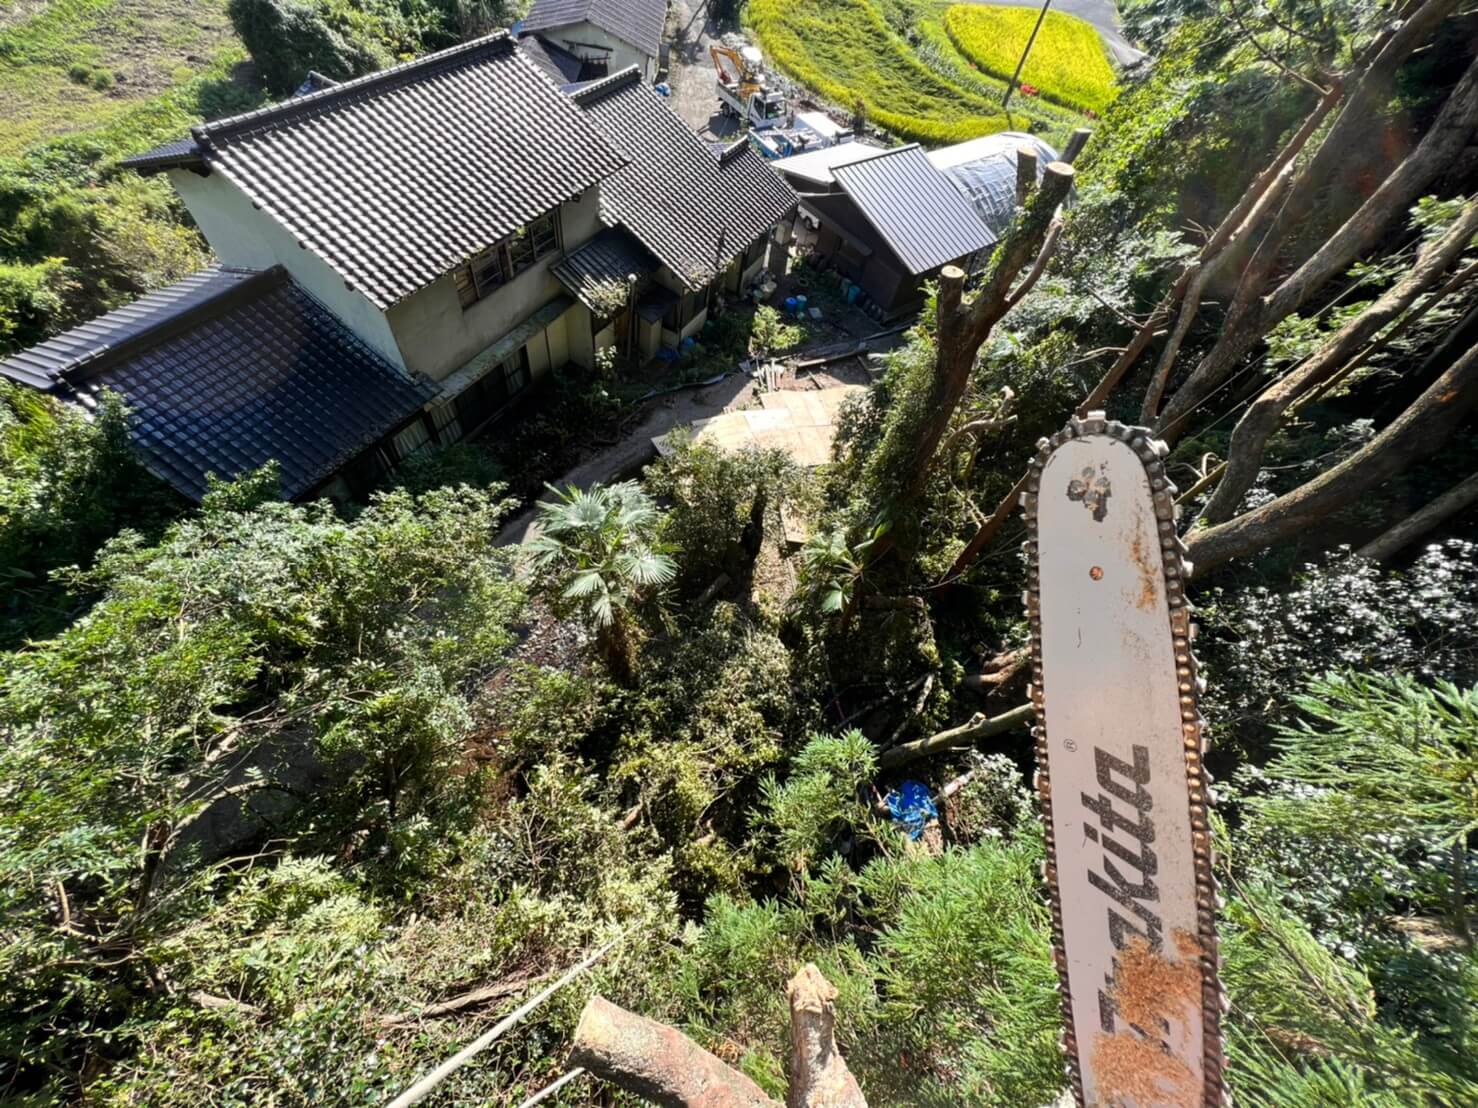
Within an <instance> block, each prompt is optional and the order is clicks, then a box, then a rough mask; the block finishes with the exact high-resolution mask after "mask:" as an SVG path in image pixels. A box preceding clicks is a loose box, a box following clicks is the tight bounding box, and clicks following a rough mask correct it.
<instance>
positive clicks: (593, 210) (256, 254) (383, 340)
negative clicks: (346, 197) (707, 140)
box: [169, 169, 601, 381]
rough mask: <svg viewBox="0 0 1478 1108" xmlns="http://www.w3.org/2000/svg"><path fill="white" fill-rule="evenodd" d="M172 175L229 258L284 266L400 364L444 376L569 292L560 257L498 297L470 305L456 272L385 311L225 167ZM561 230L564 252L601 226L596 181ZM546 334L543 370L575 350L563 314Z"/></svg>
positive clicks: (563, 212)
mask: <svg viewBox="0 0 1478 1108" xmlns="http://www.w3.org/2000/svg"><path fill="white" fill-rule="evenodd" d="M169 178H170V181H171V183H172V184H173V185H174V187H175V189H176V191H178V192H179V194H180V198H181V199H182V200H184V202H185V206H186V207H188V208H189V209H190V214H191V215H192V216H194V217H195V222H196V223H197V224H199V226H200V229H201V231H202V232H203V233H204V235H205V237H206V239H207V240H208V241H209V242H210V244H211V247H212V248H213V249H214V250H215V253H216V256H217V257H219V258H220V259H221V261H222V262H224V263H225V264H227V265H236V266H244V267H249V268H252V269H265V268H267V267H268V266H272V265H281V266H283V267H284V268H285V269H286V270H287V271H288V272H289V273H290V274H292V277H293V280H295V281H296V282H297V283H298V284H300V285H301V286H303V288H305V289H306V290H307V291H308V292H309V293H311V294H312V295H313V296H314V297H316V298H317V299H318V300H319V301H321V302H322V303H323V304H324V305H325V306H326V307H327V308H328V309H329V310H330V311H332V312H333V313H334V314H335V315H336V316H338V317H339V319H340V320H342V321H343V323H344V324H345V326H347V327H348V328H349V329H350V330H352V331H353V332H354V333H355V334H357V335H358V336H359V337H360V338H361V339H363V340H364V341H365V342H366V343H368V344H369V345H370V346H372V347H374V348H375V349H376V350H378V351H379V352H380V353H381V354H383V355H384V356H385V357H386V358H387V359H389V360H390V361H391V362H392V363H393V364H395V365H398V366H400V367H402V368H403V369H407V370H410V371H411V372H413V373H420V374H424V375H425V376H427V377H429V378H431V379H432V380H434V381H439V380H441V379H442V378H444V377H446V376H447V375H448V374H449V373H451V372H453V371H454V370H456V369H457V368H458V367H460V366H462V365H465V364H466V363H467V362H468V361H469V360H471V359H472V358H473V357H475V356H476V355H477V354H478V353H479V352H481V351H482V350H485V349H487V347H489V346H491V345H492V344H493V343H494V342H496V341H497V340H498V339H499V338H501V337H502V336H503V335H505V334H507V333H508V332H509V331H510V330H511V329H513V328H514V327H516V326H518V324H520V323H521V322H523V321H524V320H525V319H527V318H528V317H529V316H530V315H532V314H533V313H534V312H536V311H538V310H539V309H540V308H542V307H543V306H544V305H545V304H547V303H548V302H549V301H550V300H552V299H553V298H554V297H556V296H558V295H560V294H561V293H562V292H563V291H564V290H563V289H562V288H561V287H560V284H559V282H558V281H556V280H555V279H554V277H553V276H552V275H551V274H550V272H549V267H550V266H551V265H552V264H553V262H554V261H555V259H556V258H557V257H558V255H551V256H550V257H548V258H543V259H541V260H540V261H539V262H538V263H537V264H535V265H534V266H532V267H530V268H529V269H527V270H525V271H524V272H523V273H520V274H519V275H518V276H517V277H516V278H514V279H513V280H512V281H510V282H509V283H508V284H507V285H505V286H503V288H501V289H499V290H498V291H497V292H496V293H494V294H493V295H492V296H489V297H487V298H486V299H484V300H481V301H479V302H478V303H476V304H474V305H473V306H472V307H470V308H468V309H467V311H465V312H464V311H463V310H462V306H461V303H460V302H459V301H458V299H457V288H456V284H455V282H454V281H453V280H452V277H451V275H450V274H446V275H444V276H442V277H439V278H437V279H436V280H435V281H433V282H432V283H431V284H430V285H427V286H426V287H425V288H423V289H421V290H419V291H418V292H415V293H412V294H411V295H410V296H408V297H407V298H406V299H404V300H402V301H401V302H400V303H398V304H395V305H393V306H392V307H391V308H390V309H389V310H388V311H385V312H382V311H381V310H380V309H379V308H377V307H376V306H375V305H374V304H373V303H372V302H371V301H370V300H369V298H368V297H366V296H365V295H364V294H363V293H359V292H356V291H354V290H353V289H351V288H350V287H349V285H348V284H347V282H346V281H345V280H344V278H343V277H342V276H341V275H340V274H339V273H338V271H336V270H335V269H334V268H333V267H332V266H330V265H329V264H328V262H326V261H325V260H324V259H323V258H321V257H319V256H318V255H317V254H315V253H314V252H313V251H311V250H309V249H307V248H305V247H301V246H299V245H298V244H297V242H296V240H294V239H293V237H292V235H291V234H290V233H289V232H288V231H287V229H286V228H284V227H283V226H282V225H281V224H280V223H278V222H277V221H276V220H275V219H273V218H272V217H271V216H269V215H268V214H267V213H265V212H263V211H262V210H260V209H258V208H254V207H253V206H252V203H251V200H250V199H249V198H248V197H247V195H246V194H245V193H244V192H243V191H242V190H241V189H239V188H238V187H237V186H236V185H235V184H234V183H233V182H232V181H231V180H230V179H229V178H227V177H226V176H225V175H224V174H223V173H221V172H220V171H219V170H212V171H211V173H210V174H209V175H208V176H205V177H202V176H200V175H198V174H196V173H192V172H190V171H189V170H178V169H177V170H171V171H170V172H169ZM559 219H560V235H561V242H562V245H563V249H564V251H565V252H568V251H570V250H574V249H575V248H576V247H578V246H580V245H581V244H582V243H584V242H585V241H587V240H588V239H589V238H590V237H591V236H592V235H594V234H595V233H596V231H598V230H599V229H600V226H601V224H600V212H599V200H598V192H597V190H596V189H594V188H591V189H587V190H586V191H585V192H584V193H582V194H581V195H580V196H578V197H576V198H575V199H574V200H571V201H569V202H567V203H565V204H562V205H561V206H560V213H559ZM550 330H551V331H552V332H557V333H555V334H551V335H550V336H549V338H548V340H547V341H545V340H541V339H539V338H535V339H534V340H533V341H531V342H530V343H529V361H530V367H531V369H532V370H533V371H534V372H535V373H542V372H544V371H546V370H547V369H548V368H549V367H550V365H551V364H553V365H556V366H558V365H563V364H564V363H565V361H567V360H568V358H569V350H568V342H567V335H566V327H565V325H564V323H563V321H562V320H560V321H556V323H555V324H554V326H553V327H551V328H550Z"/></svg>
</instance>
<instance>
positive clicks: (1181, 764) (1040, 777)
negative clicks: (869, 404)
mask: <svg viewBox="0 0 1478 1108" xmlns="http://www.w3.org/2000/svg"><path fill="white" fill-rule="evenodd" d="M1038 448H1039V450H1038V454H1037V457H1036V458H1035V460H1034V461H1033V462H1032V466H1031V472H1030V474H1029V475H1028V478H1027V485H1026V491H1025V492H1023V493H1022V497H1021V501H1022V507H1023V508H1024V509H1025V511H1026V520H1027V528H1028V538H1027V542H1026V550H1027V554H1028V556H1029V559H1030V568H1029V570H1028V579H1027V590H1026V594H1025V597H1024V599H1025V602H1026V609H1027V615H1028V618H1029V619H1030V622H1031V652H1032V667H1033V681H1032V690H1031V698H1032V703H1033V705H1034V706H1035V709H1036V728H1035V731H1034V734H1035V736H1036V741H1037V789H1038V792H1039V794H1040V797H1041V805H1042V818H1043V821H1044V823H1045V825H1046V835H1047V862H1046V867H1045V872H1046V878H1047V882H1048V884H1049V886H1050V887H1051V893H1052V927H1053V948H1054V960H1055V961H1056V963H1057V972H1058V978H1059V981H1060V988H1061V995H1062V1014H1063V1023H1064V1033H1063V1039H1064V1045H1065V1048H1066V1053H1067V1058H1068V1073H1069V1076H1070V1078H1071V1080H1072V1086H1073V1092H1074V1095H1075V1096H1076V1097H1077V1102H1078V1104H1079V1105H1083V1106H1085V1108H1099V1106H1102V1108H1159V1106H1174V1108H1210V1106H1219V1105H1221V1104H1223V1103H1224V1102H1225V1100H1226V1096H1225V1092H1224V1089H1223V1084H1222V1049H1221V1014H1222V1010H1223V1000H1222V994H1221V987H1220V984H1219V982H1218V977H1217V965H1218V961H1217V949H1216V928H1215V914H1216V887H1215V881H1214V878H1213V876H1212V872H1211V832H1210V827H1209V825H1208V823H1207V805H1208V803H1209V800H1210V795H1209V779H1208V778H1207V776H1206V773H1205V770H1204V769H1203V767H1202V756H1203V754H1204V752H1205V743H1204V739H1203V734H1202V721H1201V715H1200V711H1199V708H1198V705H1197V696H1198V693H1199V691H1200V683H1199V679H1198V677H1197V675H1196V661H1195V658H1194V657H1193V656H1192V654H1191V639H1192V636H1193V629H1192V626H1191V621H1190V607H1189V605H1188V604H1187V602H1186V597H1185V581H1186V579H1187V578H1188V577H1189V575H1190V570H1191V567H1190V565H1189V563H1188V562H1187V561H1186V560H1185V557H1184V553H1185V548H1184V546H1183V545H1182V544H1181V542H1180V540H1179V538H1178V537H1177V536H1176V533H1175V505H1174V497H1175V487H1174V486H1173V485H1172V484H1171V483H1170V481H1169V480H1168V479H1167V478H1166V476H1165V467H1164V463H1163V460H1162V459H1163V457H1164V455H1165V453H1166V448H1165V445H1164V444H1163V443H1161V442H1157V441H1155V440H1154V439H1152V438H1150V435H1149V432H1148V431H1146V430H1144V429H1143V428H1138V427H1126V426H1125V425H1123V424H1120V423H1116V422H1112V421H1110V420H1107V419H1105V418H1104V416H1103V413H1102V412H1092V413H1089V415H1088V417H1087V418H1086V419H1081V420H1080V419H1074V420H1072V421H1071V422H1070V423H1069V424H1068V425H1067V427H1066V428H1065V429H1064V430H1062V431H1061V432H1060V433H1058V434H1057V435H1055V436H1053V437H1052V438H1051V439H1043V440H1042V441H1041V442H1039V443H1038Z"/></svg>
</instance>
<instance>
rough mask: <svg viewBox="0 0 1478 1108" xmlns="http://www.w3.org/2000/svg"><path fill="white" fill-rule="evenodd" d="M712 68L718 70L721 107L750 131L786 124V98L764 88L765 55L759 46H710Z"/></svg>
mask: <svg viewBox="0 0 1478 1108" xmlns="http://www.w3.org/2000/svg"><path fill="white" fill-rule="evenodd" d="M708 52H709V54H711V55H712V57H713V67H714V68H715V69H716V70H718V102H719V110H720V111H722V112H723V113H724V114H725V115H728V116H734V117H736V118H738V119H741V120H743V121H744V122H745V123H746V124H747V125H748V126H749V129H750V130H751V131H763V130H768V129H769V128H771V127H783V126H784V125H785V123H786V115H787V112H786V105H785V97H784V95H783V94H781V93H780V92H778V91H776V90H774V89H769V88H766V87H765V70H764V66H763V64H762V63H763V59H764V56H763V55H762V54H761V53H760V51H759V48H758V47H755V46H745V47H742V48H740V49H738V50H735V49H734V48H733V47H730V46H717V45H715V46H710V47H709V48H708Z"/></svg>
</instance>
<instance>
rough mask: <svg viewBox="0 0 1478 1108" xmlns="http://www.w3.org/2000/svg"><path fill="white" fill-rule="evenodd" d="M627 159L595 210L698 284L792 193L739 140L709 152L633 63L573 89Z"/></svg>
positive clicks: (782, 210) (780, 211) (765, 225)
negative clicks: (726, 149)
mask: <svg viewBox="0 0 1478 1108" xmlns="http://www.w3.org/2000/svg"><path fill="white" fill-rule="evenodd" d="M573 98H574V100H575V102H576V103H578V104H579V105H580V106H581V107H583V108H584V109H585V111H586V113H587V114H588V115H589V116H590V118H591V119H593V120H594V121H595V123H596V125H597V126H598V127H599V128H600V129H601V131H602V133H604V134H605V136H606V138H607V139H608V140H609V141H610V143H611V145H612V146H614V147H615V148H616V150H617V151H618V152H619V153H621V154H622V155H623V156H624V157H626V158H627V159H628V160H629V163H630V164H628V165H627V166H626V167H625V168H623V169H621V170H619V171H618V172H616V173H614V174H612V175H611V176H610V177H608V178H606V179H605V180H604V181H603V182H601V188H600V198H601V200H600V202H601V215H602V217H603V218H604V219H605V221H606V222H607V223H608V224H612V225H614V224H621V225H623V226H625V227H626V228H627V229H628V230H630V231H631V233H632V234H634V235H635V236H636V237H637V239H639V240H640V241H641V243H642V244H643V245H644V246H646V248H647V249H648V250H650V251H651V252H652V253H653V254H655V255H656V256H657V258H658V259H659V260H660V261H662V262H663V264H665V265H666V266H667V267H668V268H669V269H671V270H672V272H673V273H674V274H675V275H676V276H677V278H678V279H679V280H680V281H682V282H683V283H684V284H685V285H687V287H689V288H692V289H700V288H703V287H704V286H705V285H707V284H708V283H709V282H710V281H712V280H713V278H714V277H715V276H716V275H717V274H718V273H719V272H721V271H722V270H723V269H724V268H725V267H726V266H727V265H728V264H729V262H730V261H732V260H733V259H734V258H735V257H736V256H737V255H739V254H740V253H742V252H743V251H744V250H745V249H747V248H748V247H749V246H750V245H752V244H753V243H754V242H755V240H756V239H758V238H759V237H760V236H762V235H764V234H766V233H767V232H768V231H769V229H770V228H771V227H773V226H774V225H775V224H776V223H778V222H780V221H781V220H783V219H785V218H786V217H787V216H788V215H789V214H790V212H791V211H792V210H794V208H795V205H796V200H797V197H796V195H795V192H794V191H793V190H792V189H791V188H790V186H789V185H787V184H786V183H785V182H784V181H782V180H781V179H780V178H779V177H778V176H777V175H776V174H775V173H774V172H772V171H771V169H770V167H769V166H768V165H767V164H766V163H765V161H764V159H763V158H761V157H760V155H759V154H757V153H756V152H755V151H754V150H753V149H752V148H751V147H750V146H749V145H748V144H747V143H743V144H742V146H741V144H735V146H734V147H732V148H730V150H728V151H726V152H724V153H723V154H722V155H718V156H716V155H715V153H714V152H713V151H711V150H709V149H708V147H707V146H706V145H705V144H704V143H703V141H702V140H701V139H699V138H698V136H697V135H695V134H694V133H693V132H692V131H691V130H689V129H688V126H687V125H686V124H685V123H683V121H682V120H680V119H679V118H678V117H677V116H676V115H675V114H674V113H673V111H672V109H671V108H670V107H669V106H668V104H667V102H666V101H664V100H663V99H662V97H661V96H659V95H658V94H657V93H656V92H655V91H654V90H653V89H652V88H651V87H650V86H649V85H647V84H645V83H643V81H642V79H641V74H640V72H638V70H637V69H636V67H634V66H631V67H628V68H627V69H625V70H623V71H622V72H620V73H617V74H614V75H613V76H611V77H607V78H606V79H605V80H603V81H598V82H596V83H595V84H593V85H589V86H586V87H585V88H582V89H580V90H579V91H578V92H576V93H574V94H573Z"/></svg>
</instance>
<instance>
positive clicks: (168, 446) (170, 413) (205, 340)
mask: <svg viewBox="0 0 1478 1108" xmlns="http://www.w3.org/2000/svg"><path fill="white" fill-rule="evenodd" d="M182 285H184V286H186V288H185V289H184V290H183V291H180V289H181V286H175V287H174V288H172V289H166V290H163V291H162V292H160V293H154V294H151V295H150V296H149V297H145V298H144V300H141V301H139V302H138V303H137V304H135V305H131V306H130V308H124V309H120V311H119V312H112V313H109V315H107V316H104V317H103V318H102V319H100V320H95V321H94V322H93V323H91V324H86V325H84V326H83V327H81V328H78V329H77V330H76V331H73V332H69V333H68V334H67V335H63V336H58V338H56V339H52V340H51V341H50V342H48V343H44V344H42V346H41V347H37V348H36V349H35V350H32V351H29V352H28V354H27V355H20V356H19V357H18V358H13V359H11V360H10V361H7V362H4V363H0V373H4V374H6V375H7V376H17V375H16V374H15V373H13V372H12V366H13V365H14V364H15V363H17V362H22V363H23V364H24V360H25V359H27V358H28V357H29V358H31V359H33V360H32V361H31V362H30V363H29V369H28V376H22V377H20V378H19V379H21V380H25V381H27V383H30V384H37V383H38V382H37V381H36V379H35V377H36V371H37V370H38V368H40V371H41V375H42V376H43V377H45V378H46V379H47V380H49V381H50V383H51V387H52V389H53V391H56V392H59V393H62V394H69V395H71V396H74V397H77V398H79V399H82V400H83V401H84V402H86V401H87V400H88V398H89V397H91V396H93V395H95V394H96V393H97V392H99V391H100V390H102V389H105V388H106V389H111V390H113V391H115V392H117V393H119V394H120V395H122V396H123V398H124V399H125V400H126V401H127V402H128V405H129V408H130V411H131V416H130V424H131V433H132V438H133V441H134V445H135V446H136V447H137V448H138V450H139V451H140V453H141V454H142V455H143V456H144V460H145V462H146V463H147V464H148V466H149V468H150V469H151V470H153V471H154V472H155V473H156V474H158V475H159V476H160V477H161V478H163V479H164V480H165V481H168V482H169V483H170V484H171V485H173V486H174V487H175V488H177V489H179V490H180V491H181V492H182V493H184V494H185V495H186V496H189V497H193V498H195V499H197V500H198V499H199V498H200V496H201V495H202V494H203V493H204V491H205V475H206V474H207V473H215V474H217V475H218V476H222V477H232V476H236V475H238V474H241V473H244V472H246V471H247V470H250V469H254V468H256V467H258V466H260V465H262V464H263V463H265V462H266V461H268V460H269V459H272V458H276V459H277V460H278V462H279V463H280V465H281V467H282V494H283V495H284V496H287V497H293V496H298V495H301V494H302V493H305V492H307V491H309V490H310V489H312V488H313V487H314V486H315V485H317V484H318V483H319V482H321V481H322V480H323V479H325V478H326V477H328V476H329V475H330V474H332V473H333V472H334V471H335V470H337V469H338V468H339V467H340V466H342V465H343V464H344V463H345V462H347V461H348V460H349V459H350V458H352V457H353V456H354V455H355V454H357V453H358V452H359V451H360V450H362V449H363V448H364V447H366V446H368V445H369V444H370V443H373V442H374V441H376V440H377V439H379V438H380V437H382V436H383V435H384V434H386V433H387V432H388V431H390V430H392V429H394V428H395V427H396V426H397V425H398V424H399V423H401V422H402V421H404V420H405V419H406V418H408V417H409V416H410V415H412V414H413V413H414V412H415V411H416V410H417V409H419V408H420V407H421V406H422V405H423V404H424V403H425V402H426V401H427V400H428V399H430V398H431V396H433V395H434V394H435V391H436V390H435V388H434V387H432V386H431V385H429V384H426V383H422V382H417V381H413V380H411V379H410V378H409V377H407V376H406V375H405V374H403V373H402V372H400V371H399V370H397V369H396V368H395V367H394V366H392V365H390V364H389V363H388V362H386V361H385V360H384V358H382V357H381V356H380V355H379V354H378V353H377V352H375V351H374V350H373V349H371V348H370V347H368V346H366V345H365V344H364V343H362V342H361V341H360V340H359V339H358V338H357V337H355V335H354V334H353V333H352V332H351V331H349V330H348V329H347V328H346V327H344V326H343V324H341V323H340V322H339V321H338V320H337V319H336V318H335V317H334V316H333V315H332V313H330V312H329V311H328V310H327V309H326V308H324V307H323V306H322V305H321V304H319V303H318V302H317V301H316V300H314V299H313V298H312V297H310V296H309V295H308V294H307V293H305V292H303V291H302V290H301V289H300V288H298V286H296V285H294V284H293V283H292V282H291V281H290V280H288V278H287V275H286V273H285V272H284V271H283V270H282V269H280V268H274V269H271V270H267V271H265V272H262V273H252V272H249V271H245V270H226V269H212V270H207V271H205V272H204V273H202V274H197V275H196V276H195V277H192V278H190V279H188V280H187V281H185V282H182ZM146 302H147V303H146ZM120 316H121V317H124V318H123V319H122V320H121V321H120V320H119V319H118V318H116V317H120ZM84 332H85V333H86V335H84ZM88 336H91V337H88ZM99 339H101V340H102V343H103V344H102V345H101V346H99V345H97V344H96V342H97V340H99ZM37 360H39V361H40V362H41V363H43V365H44V368H43V367H38V365H37ZM42 387H45V386H42Z"/></svg>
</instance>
